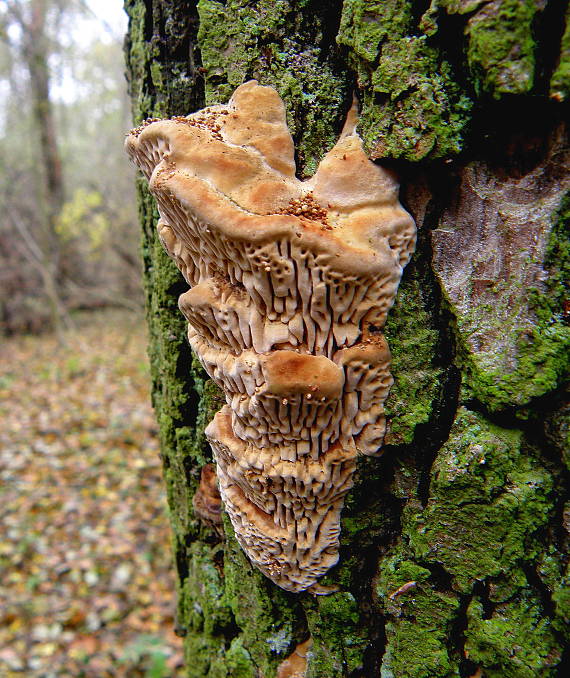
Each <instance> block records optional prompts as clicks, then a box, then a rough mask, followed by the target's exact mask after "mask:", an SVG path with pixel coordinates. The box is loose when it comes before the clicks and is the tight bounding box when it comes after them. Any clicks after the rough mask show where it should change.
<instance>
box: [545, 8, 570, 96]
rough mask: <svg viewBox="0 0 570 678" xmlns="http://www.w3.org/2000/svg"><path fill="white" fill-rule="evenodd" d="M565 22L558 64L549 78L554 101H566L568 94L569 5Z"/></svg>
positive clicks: (569, 59) (569, 68) (569, 94)
mask: <svg viewBox="0 0 570 678" xmlns="http://www.w3.org/2000/svg"><path fill="white" fill-rule="evenodd" d="M565 22H566V26H565V29H564V34H563V36H562V42H561V44H560V57H559V59H558V65H557V66H556V69H555V70H554V73H553V74H552V78H551V79H550V96H551V98H552V99H554V100H555V101H566V100H567V99H568V97H569V96H570V5H569V6H568V7H567V8H566V16H565Z"/></svg>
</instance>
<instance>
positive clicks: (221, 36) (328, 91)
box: [198, 0, 350, 175]
mask: <svg viewBox="0 0 570 678" xmlns="http://www.w3.org/2000/svg"><path fill="white" fill-rule="evenodd" d="M307 4H308V3H307V2H303V1H302V0H296V1H295V2H285V1H284V0H279V1H278V2H275V0H263V1H262V2H257V3H253V4H252V3H251V2H248V1H247V0H228V1H227V2H221V1H218V0H200V2H199V3H198V11H199V14H200V30H199V34H198V38H199V41H200V48H201V53H202V61H203V65H204V68H205V69H206V74H205V79H206V101H207V103H208V104H212V103H225V102H226V101H227V100H228V99H229V98H230V96H231V95H232V93H233V91H234V89H235V88H236V87H237V86H238V85H241V84H242V83H243V82H245V81H247V80H249V79H251V78H255V79H257V80H258V81H259V83H260V84H262V85H271V86H273V87H275V89H277V91H278V92H279V94H280V95H281V96H282V97H283V99H284V100H285V101H286V105H287V110H288V116H287V118H288V124H289V128H290V130H291V133H292V134H293V136H294V138H295V142H296V150H297V159H298V164H299V171H300V172H301V173H302V174H303V175H311V174H312V173H313V172H314V171H315V169H316V167H317V164H318V162H319V160H320V158H321V157H322V155H323V153H324V152H325V151H326V150H328V149H329V148H330V147H332V146H333V145H334V143H335V142H336V138H337V136H338V132H339V131H340V128H341V126H342V122H343V119H344V116H345V114H346V111H347V108H348V105H349V101H350V91H349V76H348V73H347V71H346V69H345V67H344V66H341V65H340V60H339V59H338V58H337V55H336V54H335V52H334V50H333V51H331V50H330V47H329V48H327V49H323V48H322V47H321V45H324V44H326V41H327V37H326V35H325V31H327V30H328V27H327V26H328V21H329V18H328V14H327V12H328V10H327V8H326V7H322V6H318V7H315V8H314V12H308V11H305V12H303V11H300V10H301V9H302V8H303V7H304V6H305V5H307Z"/></svg>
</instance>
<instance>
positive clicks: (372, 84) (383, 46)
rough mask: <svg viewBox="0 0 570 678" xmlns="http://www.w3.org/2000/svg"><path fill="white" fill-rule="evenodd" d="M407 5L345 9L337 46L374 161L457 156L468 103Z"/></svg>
mask: <svg viewBox="0 0 570 678" xmlns="http://www.w3.org/2000/svg"><path fill="white" fill-rule="evenodd" d="M413 10H414V8H413V3H411V2H409V1H406V0H390V1H389V2H372V3H370V2H363V1H362V0H351V2H345V3H344V5H343V15H342V21H341V27H340V31H339V35H338V38H337V39H338V41H339V43H340V44H343V45H346V46H347V47H348V48H349V49H350V58H351V63H352V65H353V67H354V69H355V70H356V72H357V73H358V78H359V85H360V86H361V87H362V88H363V94H362V112H361V120H360V125H359V131H360V134H361V136H362V137H363V139H364V144H365V148H366V150H367V152H368V153H369V154H370V156H371V157H372V158H383V157H392V158H406V159H408V160H416V161H417V160H421V159H422V158H427V157H429V158H438V157H447V156H450V155H454V154H456V153H458V152H459V151H460V150H461V147H462V140H463V131H464V128H465V125H466V124H467V122H468V120H469V117H470V113H469V112H470V108H471V102H470V100H469V98H468V97H467V96H466V95H465V93H464V92H463V91H462V89H461V88H460V86H459V85H458V84H457V82H456V79H455V77H454V74H453V70H452V67H451V65H450V63H449V62H448V61H446V60H445V59H444V58H443V57H442V55H441V53H440V52H439V51H438V49H437V48H435V47H433V46H430V45H429V44H428V40H427V38H426V36H425V35H424V36H418V35H414V33H415V27H414V25H413Z"/></svg>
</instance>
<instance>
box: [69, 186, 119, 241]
mask: <svg viewBox="0 0 570 678" xmlns="http://www.w3.org/2000/svg"><path fill="white" fill-rule="evenodd" d="M102 204H103V196H102V195H101V194H100V193H98V192H97V191H88V190H86V189H84V188H78V189H77V190H76V191H75V193H74V194H73V197H72V198H71V200H69V201H68V202H66V203H64V205H63V207H62V209H61V212H60V214H59V217H58V219H57V223H56V226H55V228H56V231H57V233H58V234H59V235H60V236H61V239H62V241H63V242H66V241H69V240H73V239H75V238H80V239H81V241H82V242H84V243H87V244H88V246H89V251H90V253H91V254H93V253H95V252H96V251H97V250H99V249H100V248H101V246H102V245H103V243H104V242H105V236H106V235H107V233H108V231H109V228H110V226H111V224H110V223H109V221H108V219H107V217H106V215H105V214H104V213H102V212H101V211H100V209H99V208H101V206H102Z"/></svg>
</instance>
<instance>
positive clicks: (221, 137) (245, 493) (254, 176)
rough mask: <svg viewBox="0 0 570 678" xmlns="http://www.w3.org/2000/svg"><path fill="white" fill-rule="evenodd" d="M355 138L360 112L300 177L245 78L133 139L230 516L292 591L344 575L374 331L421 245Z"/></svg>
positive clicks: (390, 186) (374, 435)
mask: <svg viewBox="0 0 570 678" xmlns="http://www.w3.org/2000/svg"><path fill="white" fill-rule="evenodd" d="M355 127H356V113H355V110H354V107H353V110H352V111H351V113H350V114H349V116H348V119H347V122H346V125H345V128H344V130H343V132H342V134H341V137H340V139H339V141H338V142H337V144H336V145H335V146H334V148H333V149H332V150H331V151H329V152H328V153H327V154H326V155H325V157H324V158H323V159H322V161H321V163H320V165H319V167H318V169H317V172H316V173H315V175H314V176H313V177H312V178H310V179H308V180H306V181H300V180H299V179H298V178H297V177H296V176H295V161H294V146H293V140H292V138H291V135H290V133H289V130H288V128H287V123H286V118H285V107H284V105H283V102H282V101H281V99H280V97H279V95H278V94H277V92H276V91H275V90H274V89H272V88H271V87H263V86H259V85H258V84H257V82H256V81H253V80H252V81H250V82H247V83H245V84H243V85H241V86H240V87H238V88H237V89H236V91H235V92H234V94H233V96H232V98H231V100H230V101H229V103H228V104H227V105H219V106H210V107H208V108H205V109H203V110H201V111H198V112H197V113H193V114H191V115H188V116H187V117H175V118H172V119H171V120H160V121H147V122H145V123H143V124H142V125H141V126H140V127H138V128H136V129H134V130H133V131H132V132H131V133H130V134H129V135H128V137H127V140H126V149H127V152H128V154H129V155H130V157H131V159H132V160H133V161H134V163H135V164H136V165H137V166H138V167H139V168H140V169H141V170H142V171H143V173H144V174H145V175H146V177H147V179H148V180H149V183H150V189H151V191H152V193H153V194H154V195H155V197H156V199H157V202H158V209H159V213H160V217H161V218H160V220H159V222H158V232H159V235H160V239H161V241H162V243H163V245H164V247H165V248H166V250H167V252H168V254H169V255H170V256H171V257H172V258H173V259H174V261H175V262H176V265H177V266H178V268H179V269H180V271H181V272H182V274H183V275H184V278H185V279H186V281H187V282H188V284H189V285H190V290H189V291H188V292H186V293H185V294H183V295H182V296H181V297H180V302H179V304H180V309H181V310H182V313H184V315H185V316H186V318H187V320H188V323H189V329H188V337H189V341H190V344H191V346H192V348H193V349H194V351H195V352H196V354H197V355H198V357H199V359H200V361H201V363H202V364H203V366H204V368H205V369H206V371H207V372H208V374H209V375H210V377H211V378H212V379H213V380H214V381H215V382H216V383H217V384H218V385H219V386H220V387H221V388H222V389H223V390H224V393H225V397H226V402H227V405H225V406H224V407H223V408H222V410H221V411H220V412H218V413H217V414H216V416H215V417H214V419H213V421H212V422H211V423H210V425H209V426H208V428H207V429H206V435H207V437H208V440H209V441H210V444H211V446H212V449H213V453H214V459H215V462H216V467H217V476H218V482H219V488H220V493H221V497H222V500H223V503H224V507H225V509H226V511H227V513H228V514H229V517H230V519H231V521H232V524H233V526H234V529H235V533H236V537H237V539H238V541H239V543H240V544H241V546H242V547H243V549H244V551H245V552H246V553H247V555H248V556H249V558H250V560H251V561H252V563H253V564H254V565H255V566H256V567H258V568H259V569H260V570H261V571H262V572H263V573H264V574H265V575H266V576H267V577H269V578H270V579H271V580H273V581H274V582H275V583H276V584H278V585H279V586H281V587H282V588H284V589H286V590H288V591H296V592H298V591H303V590H305V589H308V588H309V587H311V586H313V585H314V584H315V583H316V580H317V579H318V578H319V577H320V576H322V575H323V574H324V573H325V572H326V571H327V570H328V569H329V568H330V567H331V566H332V565H334V564H335V563H336V562H337V560H338V548H339V533H340V511H341V509H342V506H343V502H344V497H345V495H346V493H347V492H348V491H349V489H350V488H351V486H352V483H353V474H354V471H355V468H356V457H357V455H358V454H359V453H360V454H366V455H376V454H378V453H379V448H380V446H381V444H382V440H383V437H384V432H385V418H384V407H383V405H384V401H385V399H386V396H387V395H388V391H389V389H390V386H391V384H392V381H393V379H392V376H391V374H390V369H389V368H390V352H389V349H388V346H387V343H386V341H385V339H384V337H383V334H382V328H383V326H384V323H385V321H386V315H387V313H388V311H389V309H390V307H391V306H392V304H393V302H394V297H395V295H396V290H397V287H398V284H399V281H400V277H401V274H402V268H403V267H404V266H405V265H406V263H407V262H408V260H409V258H410V256H411V254H412V252H413V249H414V245H415V225H414V222H413V220H412V218H411V216H410V215H409V214H408V213H407V212H406V211H405V210H404V209H403V208H402V206H401V205H400V203H399V202H398V188H399V187H398V183H397V181H396V180H395V178H394V176H393V175H392V174H391V173H390V172H389V171H387V170H386V169H383V168H382V167H380V166H378V165H376V164H374V163H373V162H371V161H370V160H369V159H368V158H367V157H366V155H365V153H364V151H363V149H362V143H361V139H360V137H359V136H358V135H357V134H356V131H355ZM315 588H316V587H315Z"/></svg>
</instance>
